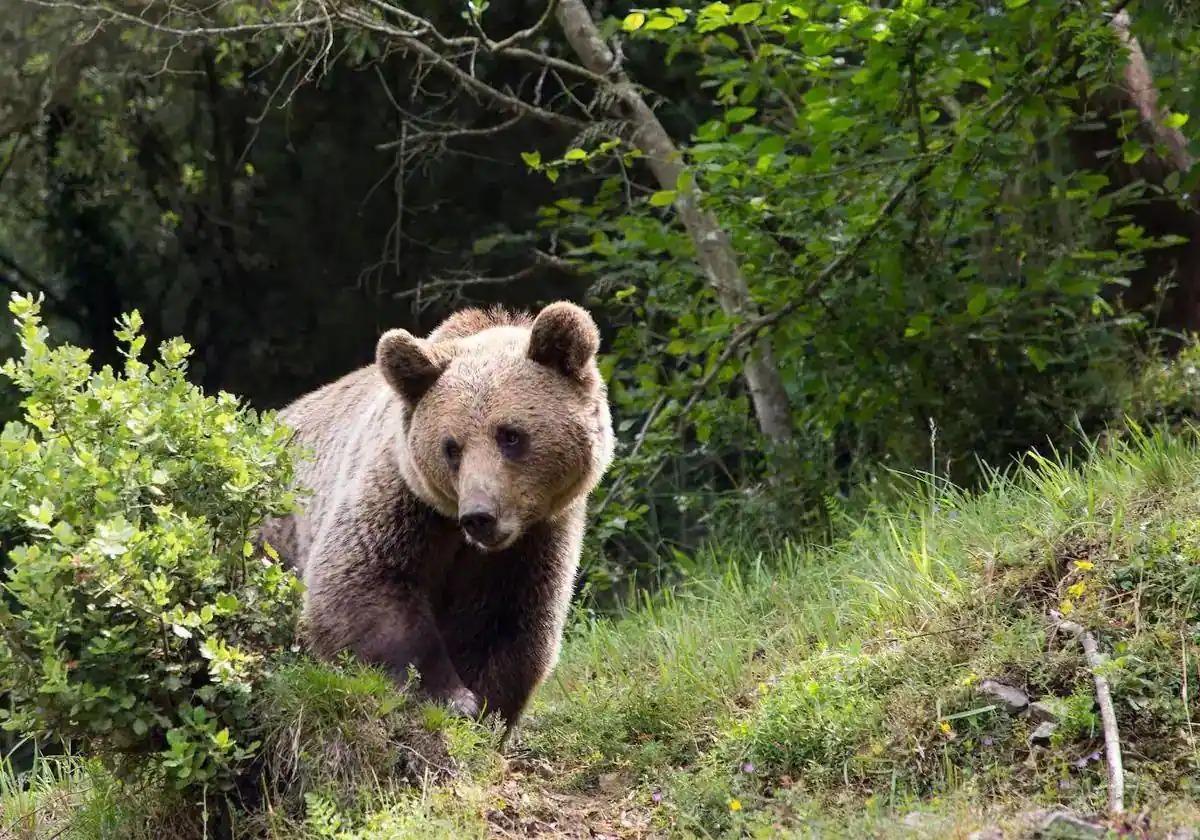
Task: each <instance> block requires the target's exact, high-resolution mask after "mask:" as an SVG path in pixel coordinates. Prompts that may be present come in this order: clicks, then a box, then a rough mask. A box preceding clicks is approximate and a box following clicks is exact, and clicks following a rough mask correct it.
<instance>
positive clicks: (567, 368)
mask: <svg viewBox="0 0 1200 840" xmlns="http://www.w3.org/2000/svg"><path fill="white" fill-rule="evenodd" d="M599 349H600V331H599V330H598V329H596V322H595V321H593V320H592V316H591V315H589V314H587V312H585V311H584V310H582V309H580V308H579V307H578V306H576V305H575V304H573V303H567V302H566V301H559V302H558V303H552V304H550V305H549V306H547V307H546V308H545V309H543V310H542V311H541V312H539V313H538V316H537V317H536V318H535V319H534V320H533V329H532V331H531V334H530V336H529V358H531V359H533V360H534V361H535V362H537V363H539V364H543V365H547V366H548V367H552V368H555V369H557V370H559V371H561V372H562V373H564V374H566V375H567V376H570V377H572V378H574V379H581V380H582V379H584V378H585V376H586V371H587V364H588V362H590V361H591V360H592V358H593V357H594V356H595V355H596V352H597V351H598V350H599Z"/></svg>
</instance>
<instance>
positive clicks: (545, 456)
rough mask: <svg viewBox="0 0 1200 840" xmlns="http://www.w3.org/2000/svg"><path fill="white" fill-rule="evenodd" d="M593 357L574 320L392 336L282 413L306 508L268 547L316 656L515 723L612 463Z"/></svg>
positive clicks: (489, 315)
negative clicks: (293, 438)
mask: <svg viewBox="0 0 1200 840" xmlns="http://www.w3.org/2000/svg"><path fill="white" fill-rule="evenodd" d="M597 344H598V335H597V333H596V328H595V325H594V323H593V322H592V320H591V318H590V317H589V316H588V315H587V313H586V312H584V311H583V310H581V309H579V308H578V307H576V306H574V305H572V304H567V303H557V304H551V305H550V306H548V307H546V308H545V309H543V310H542V312H540V313H539V314H538V317H537V318H536V319H531V318H529V317H528V316H520V315H512V314H509V313H505V312H502V311H498V310H493V311H491V312H483V311H480V310H465V311H462V312H459V313H456V314H455V315H453V316H451V317H450V318H449V319H447V320H446V321H445V322H444V323H443V324H442V325H441V326H440V327H438V329H436V330H435V331H434V332H433V333H432V334H431V335H430V337H429V338H428V339H418V338H415V337H413V336H412V335H410V334H409V333H407V332H405V331H403V330H390V331H389V332H387V333H386V334H385V335H384V336H383V337H382V338H381V339H380V340H379V344H378V348H377V355H376V364H375V365H371V366H369V367H367V368H363V369H362V370H359V371H357V372H355V373H351V374H349V375H348V376H345V377H343V378H342V379H340V380H338V381H336V382H334V383H332V384H330V385H327V386H325V387H324V388H321V389H320V390H318V391H315V392H313V393H311V394H309V395H308V396H305V397H302V398H301V399H299V400H297V401H296V402H295V403H293V404H292V405H291V406H289V407H288V408H287V409H285V410H284V412H283V418H284V420H285V421H286V422H287V423H288V424H289V425H291V426H292V427H293V428H294V429H295V430H296V432H297V439H298V442H299V443H300V444H301V445H302V446H303V447H305V448H306V449H307V450H309V452H310V453H311V456H312V457H311V458H309V459H307V460H306V461H305V462H304V464H303V466H302V468H301V470H300V473H301V474H300V475H299V477H298V478H299V483H300V484H301V485H303V486H305V487H307V488H310V489H311V491H312V496H311V498H310V500H309V501H308V502H307V504H306V505H305V509H304V511H303V512H302V513H301V514H297V515H295V516H291V517H287V518H286V519H282V520H275V521H273V522H270V523H268V524H267V525H266V526H265V527H264V536H265V537H266V538H267V539H268V540H270V541H271V542H272V543H273V544H274V545H275V546H276V547H277V548H278V549H279V550H280V552H281V553H282V554H283V555H284V557H285V559H287V560H288V561H289V562H291V563H292V564H293V565H294V566H295V567H296V568H297V569H298V570H299V571H300V573H301V574H302V575H303V578H304V581H305V584H306V586H307V596H306V604H305V626H306V632H307V634H308V637H309V639H310V641H311V644H312V646H313V648H314V650H315V651H316V652H317V653H318V654H319V655H322V656H326V657H328V656H332V655H334V654H336V653H338V652H339V651H343V650H351V651H353V652H354V653H355V654H357V655H358V656H359V657H361V658H363V659H365V660H367V661H369V662H374V663H378V664H380V665H382V666H383V667H385V668H386V669H387V670H388V671H389V672H390V673H392V674H393V676H394V677H395V678H396V679H397V680H398V681H406V680H407V678H408V672H409V669H410V668H415V669H416V670H417V671H418V672H419V674H420V679H421V685H422V687H423V688H424V689H425V690H426V691H427V692H428V693H429V694H431V695H432V696H434V697H436V698H438V699H441V700H445V701H447V702H449V703H450V704H451V705H452V706H453V707H454V708H455V709H456V710H458V711H460V712H463V713H466V714H474V713H476V712H477V711H478V710H479V707H480V706H482V707H483V708H484V709H486V710H489V711H496V712H499V713H500V714H501V715H502V716H503V717H504V718H505V720H507V721H508V722H509V724H512V723H513V722H515V721H516V719H517V717H518V716H519V715H520V712H521V710H522V709H523V708H524V706H525V703H526V701H527V700H528V698H529V695H530V693H531V692H532V691H533V689H534V688H535V687H536V686H537V685H538V684H539V683H540V682H541V681H542V680H543V679H544V678H545V676H546V674H547V673H548V672H549V670H550V669H551V668H552V667H553V665H554V662H555V660H556V659H557V656H558V650H559V644H560V640H561V636H562V628H563V623H564V621H565V619H566V612H567V606H568V603H569V600H570V595H571V589H572V584H573V582H574V578H575V574H576V570H577V567H578V561H579V552H580V545H581V541H582V537H583V528H584V511H585V507H586V500H587V495H588V493H589V492H590V491H591V490H592V488H594V487H595V485H596V483H597V482H598V481H599V479H600V477H601V475H602V474H603V472H604V470H605V468H606V467H607V465H608V462H609V459H610V458H611V454H612V428H611V420H610V417H609V411H608V403H607V400H606V395H605V389H604V384H603V382H602V381H601V378H600V375H599V372H598V370H597V369H596V363H595V352H596V348H597ZM507 429H515V430H517V431H518V432H519V433H520V434H519V436H518V437H517V438H512V437H503V435H505V434H506V432H505V430H507ZM451 439H452V440H453V441H454V442H455V444H456V445H457V446H458V447H459V452H460V454H457V455H456V457H454V458H453V459H452V458H449V457H448V456H447V441H449V440H451ZM502 440H505V441H509V442H510V443H511V441H512V440H520V441H523V446H522V447H513V446H510V445H509V444H508V443H506V444H504V445H503V446H502V445H501V441H502ZM505 447H507V448H505ZM514 453H516V454H515V455H514ZM467 508H470V509H471V510H476V509H479V510H487V511H489V512H490V514H494V522H495V537H494V538H495V540H496V542H495V543H489V545H490V546H491V547H490V548H485V547H483V545H484V544H483V543H480V542H478V541H476V540H474V539H473V538H468V537H467V536H465V534H464V531H463V528H461V527H460V525H459V522H458V517H459V516H460V515H464V511H465V510H466V509H467Z"/></svg>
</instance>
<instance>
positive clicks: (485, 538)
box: [458, 510, 496, 545]
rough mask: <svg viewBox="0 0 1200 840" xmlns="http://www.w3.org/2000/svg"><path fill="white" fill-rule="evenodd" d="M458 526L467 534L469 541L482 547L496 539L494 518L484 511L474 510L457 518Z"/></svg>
mask: <svg viewBox="0 0 1200 840" xmlns="http://www.w3.org/2000/svg"><path fill="white" fill-rule="evenodd" d="M458 524H459V525H461V526H462V529H463V530H464V531H466V532H467V534H468V535H469V536H470V537H471V539H473V540H476V541H477V542H481V543H483V544H484V545H488V544H489V543H492V542H494V541H495V539H496V517H495V516H493V515H492V514H490V513H488V512H487V511H486V510H476V511H471V512H470V513H464V514H463V515H462V516H460V517H458Z"/></svg>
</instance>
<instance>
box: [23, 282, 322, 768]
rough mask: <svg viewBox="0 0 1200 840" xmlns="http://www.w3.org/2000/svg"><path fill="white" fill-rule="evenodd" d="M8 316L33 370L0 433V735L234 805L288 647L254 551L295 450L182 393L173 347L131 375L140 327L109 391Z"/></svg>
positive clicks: (132, 318) (285, 625)
mask: <svg viewBox="0 0 1200 840" xmlns="http://www.w3.org/2000/svg"><path fill="white" fill-rule="evenodd" d="M10 308H11V310H12V312H13V314H14V315H15V316H16V324H17V330H18V337H19V340H20V344H21V347H22V349H23V355H22V356H21V357H20V358H16V359H12V360H10V361H9V362H7V363H6V364H5V365H4V368H3V372H4V374H5V375H6V376H7V377H8V378H9V379H11V380H12V381H13V382H14V383H15V384H16V386H17V387H18V388H19V389H20V390H21V391H22V392H23V393H24V394H25V395H26V396H25V399H24V402H23V404H22V405H23V411H24V421H23V422H19V423H10V424H9V425H7V426H6V427H5V428H4V431H3V433H2V434H0V477H2V478H3V481H2V482H0V552H2V553H0V557H2V556H5V555H6V556H7V561H6V564H7V568H3V578H2V586H3V589H2V590H0V692H4V693H7V695H8V699H9V702H8V704H7V705H8V706H9V708H8V709H7V710H4V711H2V712H0V716H2V717H0V720H2V721H3V725H4V727H5V728H7V729H9V730H12V731H15V732H18V733H21V734H23V735H29V736H34V737H37V738H43V739H46V738H48V739H61V740H62V741H64V742H66V743H68V744H69V745H71V746H72V747H73V748H75V749H80V750H82V751H84V752H87V753H89V754H93V755H97V756H100V757H102V758H103V759H104V760H105V761H106V762H107V763H108V764H110V765H111V766H113V767H114V768H115V769H117V770H119V771H122V772H125V771H130V772H137V771H150V772H160V773H162V774H165V776H166V778H167V779H168V780H169V781H170V782H171V783H172V784H173V785H174V786H175V787H178V788H195V789H201V788H220V787H223V786H227V785H228V784H229V783H230V782H231V781H232V778H233V771H234V770H235V769H236V768H237V766H238V765H239V763H241V762H243V761H244V760H246V759H247V758H248V757H249V756H250V755H251V754H252V753H253V751H254V750H255V748H256V746H257V745H256V744H255V743H254V742H253V740H252V738H253V732H254V729H253V719H252V718H253V714H252V710H253V708H254V706H253V704H252V702H251V699H252V695H253V694H254V692H255V690H256V689H257V687H258V686H259V685H260V683H261V681H262V680H263V678H264V677H265V675H266V673H267V671H268V667H267V664H268V658H267V657H268V653H269V652H270V651H272V650H276V649H278V648H279V647H280V646H284V645H286V644H288V643H289V642H290V641H291V639H292V635H293V627H294V621H293V618H294V610H295V607H296V606H297V603H298V594H299V584H298V582H297V581H296V580H295V578H294V576H293V575H291V574H290V573H288V572H286V571H285V570H283V569H282V568H281V567H280V566H279V565H278V564H277V563H275V562H272V560H271V559H270V558H268V557H267V556H263V554H262V552H261V551H257V550H255V549H254V548H253V547H252V545H251V543H250V542H249V541H248V540H247V536H248V534H249V533H250V529H251V528H252V527H253V526H254V525H255V523H257V522H258V521H260V520H261V519H262V518H263V517H264V516H266V515H270V514H275V513H280V512H284V511H286V510H288V509H289V508H290V505H291V501H292V499H291V495H290V493H289V491H288V490H287V488H288V485H289V483H290V480H291V477H292V464H291V460H290V457H289V455H288V453H287V451H286V449H285V445H286V443H287V436H288V433H287V431H286V429H285V428H284V427H282V426H281V425H278V424H277V423H276V422H275V421H274V419H272V418H271V417H269V416H263V417H260V416H258V415H256V414H255V413H254V412H253V411H251V410H250V409H248V408H246V407H244V406H243V405H241V404H240V403H239V402H238V401H237V400H236V399H235V398H234V397H232V396H230V395H228V394H224V393H222V394H220V395H218V396H216V397H208V396H205V395H204V394H203V393H201V391H200V390H199V389H198V388H196V387H194V386H193V385H191V384H189V383H188V381H187V380H186V378H185V374H186V361H187V358H188V355H189V353H190V348H189V346H188V345H187V343H186V342H184V341H182V340H180V339H173V340H170V341H167V342H165V343H163V345H162V346H161V348H160V359H159V360H158V361H155V362H154V363H152V364H146V363H144V362H142V361H140V360H139V356H140V355H141V351H142V349H143V346H144V344H145V338H144V337H142V336H141V335H140V334H139V330H140V327H141V318H140V317H139V315H138V314H137V313H136V312H134V313H133V314H131V315H127V316H125V317H124V318H123V319H121V322H120V325H119V329H118V330H117V332H116V335H117V337H118V339H119V340H120V341H121V342H122V343H123V346H124V348H125V349H124V351H123V353H124V355H125V357H126V361H125V364H124V370H123V371H121V372H116V371H113V370H112V369H110V368H108V367H105V368H104V369H102V370H100V371H94V370H93V369H92V368H91V366H90V365H89V352H88V351H87V350H83V349H80V348H77V347H72V346H62V347H57V348H53V349H52V348H50V347H49V346H48V344H47V337H48V336H47V331H46V329H45V328H44V326H43V325H42V322H41V319H40V314H39V305H38V303H37V302H35V301H34V300H33V299H32V298H24V297H18V296H14V297H13V299H12V302H11V304H10ZM265 550H266V551H267V552H271V549H270V548H269V547H266V549H265ZM3 563H4V561H0V565H3Z"/></svg>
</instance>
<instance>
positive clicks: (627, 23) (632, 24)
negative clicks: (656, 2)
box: [621, 12, 646, 32]
mask: <svg viewBox="0 0 1200 840" xmlns="http://www.w3.org/2000/svg"><path fill="white" fill-rule="evenodd" d="M645 22H646V16H645V15H644V14H643V13H642V12H631V13H629V14H627V15H626V16H625V20H623V21H621V28H622V29H624V30H625V31H626V32H636V31H637V30H639V29H641V28H642V24H644V23H645Z"/></svg>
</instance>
